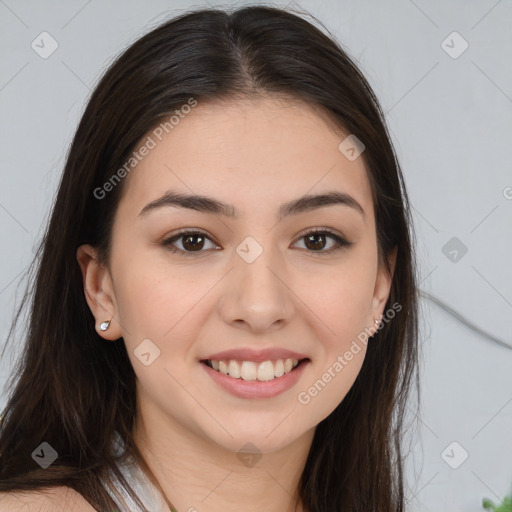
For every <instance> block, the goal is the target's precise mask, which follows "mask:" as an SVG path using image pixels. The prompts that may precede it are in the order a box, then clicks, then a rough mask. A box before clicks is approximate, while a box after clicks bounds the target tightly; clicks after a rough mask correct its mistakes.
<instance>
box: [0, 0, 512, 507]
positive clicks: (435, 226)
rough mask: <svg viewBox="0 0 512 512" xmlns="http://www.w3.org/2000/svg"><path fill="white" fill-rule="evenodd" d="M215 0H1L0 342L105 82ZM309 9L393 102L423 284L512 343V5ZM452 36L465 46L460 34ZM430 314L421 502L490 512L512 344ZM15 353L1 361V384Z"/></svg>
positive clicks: (414, 486)
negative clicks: (148, 38) (154, 34)
mask: <svg viewBox="0 0 512 512" xmlns="http://www.w3.org/2000/svg"><path fill="white" fill-rule="evenodd" d="M243 4H244V2H238V4H237V5H243ZM206 5H207V4H206V3H195V4H192V3H190V2H187V1H177V0H172V1H167V2H166V1H156V0H151V1H143V2H134V1H130V2H127V1H121V0H118V1H113V0H110V1H102V2H100V1H98V0H92V1H86V0H80V1H66V2H63V1H62V2H58V1H55V0H53V1H50V0H46V1H35V0H34V1H15V0H5V1H4V0H0V42H1V48H2V49H1V56H2V61H1V68H0V112H1V125H2V137H1V138H0V159H1V168H0V237H1V240H2V245H1V247H2V248H1V258H2V260H1V261H2V264H1V266H0V330H1V333H0V334H1V335H2V341H3V340H5V337H6V335H7V331H8V328H9V326H10V323H11V320H12V317H13V312H14V309H13V308H14V301H15V298H16V289H17V287H18V295H17V297H18V298H19V296H20V295H19V293H20V292H21V291H22V289H23V288H22V286H23V282H20V278H21V276H22V275H23V272H24V270H25V269H26V267H27V265H28V264H29V262H30V260H31V258H32V255H33V247H34V244H35V242H36V241H37V240H39V238H40V236H41V234H42V227H43V225H44V222H45V221H46V219H47V216H48V212H49V207H50V205H51V202H52V198H53V194H54V192H55V189H56V187H57V184H58V179H59V177H60V173H61V171H62V168H63V164H64V159H65V155H66V151H67V148H68V145H69V143H70V141H71V137H72V135H73V132H74V130H75V128H76V126H77V123H78V120H79V116H80V115H81V112H82V110H83V106H84V103H85V101H86V100H87V98H88V96H89V94H90V91H91V89H92V88H93V87H94V85H95V84H96V81H97V80H98V78H99V77H100V76H101V74H102V73H103V71H104V69H105V67H106V65H107V64H108V63H110V62H111V60H112V58H113V57H115V56H116V55H117V54H118V53H119V52H120V51H121V50H122V49H124V48H125V47H126V46H127V45H128V44H129V43H131V42H133V41H134V40H135V39H136V38H138V37H139V36H141V35H142V34H143V33H145V32H147V31H148V30H150V29H151V28H152V27H154V26H155V25H156V24H158V23H160V22H161V21H163V20H164V19H168V18H169V17H172V16H174V15H177V14H179V13H181V12H182V11H183V9H189V8H194V7H200V6H206ZM210 5H214V4H213V0H212V1H211V2H210ZM227 5H234V4H233V3H230V2H226V3H223V4H215V6H220V7H222V6H227ZM276 5H279V6H281V7H284V6H285V5H286V3H279V2H278V3H277V4H276ZM297 5H298V6H300V7H302V8H304V9H306V10H308V11H309V12H311V13H312V14H313V15H314V16H316V17H317V18H318V19H319V20H320V21H322V22H323V23H324V24H325V25H326V26H327V27H328V29H329V30H330V31H331V32H332V33H334V34H335V36H336V37H337V39H338V41H339V42H340V43H341V44H342V45H343V46H344V48H345V49H346V50H347V51H348V52H349V54H350V55H352V56H353V57H354V58H355V59H356V60H357V62H358V63H359V65H360V67H361V69H362V70H363V72H364V73H365V74H366V76H367V77H368V79H369V81H370V83H371V85H372V86H373V87H374V89H375V92H376V93H377V96H378V97H379V99H380V101H381V103H382V105H383V108H384V110H385V111H386V112H387V120H388V123H389V127H390V130H391V134H392V137H393V140H394V143H395V145H396V149H397V152H398V155H399V158H400V161H401V164H402V167H403V171H404V174H405V179H406V183H407V187H408V191H409V194H410V198H411V201H412V204H413V206H414V219H415V229H416V234H417V239H418V258H419V261H420V281H421V288H422V289H423V290H425V291H428V292H430V293H432V294H433V295H435V296H436V297H438V298H440V299H441V300H443V301H445V302H446V303H447V304H449V305H450V306H451V307H452V308H454V309H455V310H457V311H458V312H459V313H461V314H463V315H464V316H465V317H466V318H468V319H470V320H471V321H472V322H473V323H475V324H476V325H477V326H479V327H480V328H482V329H485V330H486V331H488V332H490V333H491V334H493V335H494V336H496V337H500V338H502V339H503V340H505V341H508V343H512V335H511V328H510V325H511V320H512V267H511V265H510V252H511V250H512V199H511V198H512V188H507V187H512V165H511V152H512V140H511V135H512V68H511V64H510V62H512V60H511V56H512V31H511V25H512V3H511V1H507V0H502V1H496V0H479V1H471V2H469V1H462V0H460V1H451V2H446V1H441V0H437V1H429V2H427V1H421V0H415V1H414V2H413V1H412V0H393V1H378V0H373V1H365V2H356V1H355V0H351V1H347V0H345V1H335V0H329V1H324V2H314V1H312V0H302V2H300V4H297V3H296V4H295V6H297ZM43 31H47V32H49V33H50V34H51V36H52V37H53V38H54V39H55V40H56V41H57V42H58V45H59V46H58V49H57V50H56V51H55V53H53V54H52V55H51V56H50V57H49V58H47V59H42V58H41V57H40V56H39V55H38V54H37V53H36V52H35V51H34V50H33V49H32V48H31V43H32V41H33V40H34V39H36V37H37V36H38V35H39V34H40V33H41V32H43ZM453 31H457V32H458V33H459V34H460V35H461V36H462V37H463V38H464V40H466V41H467V43H468V44H469V47H468V49H467V50H466V51H465V52H464V53H462V54H461V55H460V56H459V57H458V58H452V57H451V56H450V55H448V53H447V52H446V51H445V50H444V49H443V46H442V42H443V41H444V40H445V39H446V38H447V36H449V35H450V34H451V33H452V32H453ZM446 45H449V46H451V47H452V48H451V50H450V51H451V52H452V53H453V52H456V51H458V50H459V49H460V48H462V47H461V41H460V40H457V39H456V38H455V39H454V38H453V36H451V37H450V38H448V40H447V42H446V43H445V47H446ZM452 237H457V238H458V239H459V240H460V242H462V243H463V244H464V245H465V246H466V247H467V248H468V252H467V253H466V254H465V255H464V256H463V257H462V258H460V259H459V260H458V261H457V262H453V261H450V259H449V258H448V257H447V256H445V254H444V253H443V250H442V249H443V246H444V245H445V244H446V243H447V242H448V241H449V240H450V239H451V238H452ZM459 257H460V253H459ZM506 262H507V263H508V264H506ZM421 311H422V335H421V344H422V350H423V363H422V397H423V399H422V403H423V405H422V409H421V414H420V417H419V420H420V421H419V430H418V432H417V435H416V436H415V437H414V438H413V450H412V452H411V454H410V455H409V456H408V458H407V468H408V480H409V484H408V491H407V492H408V496H409V497H410V498H411V503H410V505H409V510H410V511H420V512H427V511H428V512H430V511H432V512H434V511H436V512H440V511H450V512H459V511H467V512H472V511H479V510H482V507H481V501H482V498H483V497H484V496H485V497H489V498H491V499H493V500H494V501H495V502H496V501H499V500H501V499H502V498H503V496H504V495H505V494H506V493H507V492H508V491H509V490H510V485H511V483H512V464H511V462H510V461H511V460H512V371H511V366H512V350H509V349H507V348H504V347H502V346H499V345H498V344H496V343H493V342H492V341H489V340H488V339H486V338H484V337H482V336H480V335H478V334H476V333H475V332H473V331H471V330H469V329H468V328H467V327H465V326H464V325H462V324H460V323H459V322H458V321H457V320H456V319H455V318H454V317H453V316H450V315H449V314H448V313H446V312H445V311H444V310H442V309H440V308H439V307H438V306H436V305H434V304H433V303H432V302H429V301H425V300H422V303H421ZM63 342H64V340H63ZM12 357H13V354H6V356H5V357H4V358H3V360H2V361H1V365H0V372H1V374H0V384H2V385H3V384H4V382H5V381H6V379H7V376H8V375H9V374H10V369H9V367H10V365H11V364H12V361H11V359H12ZM5 394H6V392H5V390H4V393H3V394H2V396H1V399H2V405H3V403H4V401H5ZM454 441H455V442H457V443H458V445H456V446H455V448H454V450H453V451H451V449H449V450H448V452H447V454H448V456H446V454H445V456H444V458H443V456H442V455H441V454H442V453H443V451H444V450H445V448H446V447H447V446H449V445H450V443H452V442H454ZM462 450H465V451H466V452H467V453H468V454H469V457H468V459H467V460H466V461H465V462H464V463H463V464H461V465H460V467H458V468H457V469H452V467H450V466H449V465H448V463H447V462H446V460H449V461H450V462H451V463H452V465H454V463H457V462H458V461H460V457H461V454H463V453H464V452H463V451H462Z"/></svg>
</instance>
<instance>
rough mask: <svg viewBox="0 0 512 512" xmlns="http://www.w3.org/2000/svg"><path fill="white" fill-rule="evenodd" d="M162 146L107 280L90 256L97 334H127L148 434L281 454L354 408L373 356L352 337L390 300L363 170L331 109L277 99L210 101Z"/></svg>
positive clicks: (118, 237) (127, 217)
mask: <svg viewBox="0 0 512 512" xmlns="http://www.w3.org/2000/svg"><path fill="white" fill-rule="evenodd" d="M158 133H160V132H158ZM150 135H151V137H152V139H154V141H155V142H156V145H155V147H152V148H151V149H150V150H149V151H148V154H147V155H146V156H145V157H143V158H142V160H141V161H140V162H139V163H138V164H137V166H136V167H135V168H134V169H133V170H132V171H131V172H130V174H129V175H128V176H127V177H126V178H125V180H126V182H125V183H124V184H123V186H124V187H125V188H124V190H123V195H122V198H121V201H120V203H119V206H118V210H117V212H116V216H115V220H114V225H113V232H112V237H113V238H112V251H111V256H110V260H109V268H108V269H106V268H105V267H102V266H101V265H98V264H97V263H96V261H95V259H94V254H95V253H94V250H93V249H92V248H90V247H88V246H83V247H81V248H80V249H79V252H78V259H79V262H80V264H81V267H82V271H83V273H84V278H85V283H86V286H87V289H88V292H89V293H88V300H89V304H90V307H91V310H92V311H93V314H94V315H95V317H96V324H97V326H99V324H100V323H101V322H102V321H104V320H109V319H110V318H111V317H113V318H112V323H111V326H110V327H109V329H108V330H107V331H105V332H101V331H98V332H100V334H101V335H102V336H104V337H105V338H107V339H116V338H119V337H120V336H122V337H123V339H124V342H125V344H126V348H127V352H128V355H129V357H130V360H131V363H132V365H133V368H134V370H135V373H136V376H137V393H138V397H139V404H140V407H141V412H140V414H142V415H143V416H144V421H145V422H148V421H153V420H155V421H157V418H158V421H159V422H160V424H161V425H166V426H168V427H169V428H170V429H173V431H178V430H180V431H183V432H188V433H193V434H195V435H197V436H199V438H201V439H202V440H205V441H207V442H214V443H216V444H217V445H220V446H221V447H224V448H226V449H229V450H232V451H237V450H239V449H240V447H241V446H243V445H244V444H245V443H247V442H251V443H253V444H254V445H255V446H256V447H257V448H258V449H259V450H260V451H261V452H264V453H266V452H272V451H274V450H278V449H281V448H283V447H285V446H287V445H289V444H291V443H292V442H294V441H297V440H300V439H301V438H304V436H308V435H310V434H311V433H312V432H313V431H314V427H315V426H316V425H317V424H318V423H319V422H320V421H321V420H323V419H324V418H325V417H326V416H328V415H329V414H330V413H331V412H332V411H333V410H334V409H335V408H336V406H337V405H338V404H339V403H340V402H341V401H342V400H343V398H344V396H345V395H346V393H347V392H348V390H349V389H350V387H351V386H352V384H353V382H354V380H355V378H356V376H357V374H358V373H359V371H360V368H361V365H362V363H363V360H364V357H365V353H366V345H365V344H364V343H361V342H360V341H359V342H358V346H359V350H358V351H356V350H354V349H353V348H354V340H356V341H357V340H358V335H360V334H361V333H364V330H365V328H366V329H372V328H374V326H375V323H374V319H375V318H379V316H380V315H381V314H382V313H383V309H384V305H385V301H386V299H387V296H388V294H389V287H390V283H391V276H389V275H388V274H387V273H386V272H385V270H384V269H383V268H382V267H379V264H378V259H377V241H376V232H375V220H374V210H373V204H372V196H371V189H370V185H369V182H368V178H367V175H366V171H365V167H364V162H363V159H362V157H359V158H356V159H355V160H349V159H347V158H346V157H345V156H344V154H342V153H341V152H340V150H339V149H338V146H339V144H340V142H341V141H342V140H343V139H344V138H345V137H346V136H347V135H348V134H343V133H342V132H341V131H340V130H339V129H335V128H334V127H333V126H332V124H330V123H329V122H328V121H327V119H326V118H325V117H324V116H322V115H321V114H320V113H319V112H318V111H315V110H314V109H313V108H312V107H310V106H308V105H306V104H303V103H300V102H298V101H294V102H292V101H285V100H282V99H276V98H274V99H271V98H266V99H259V100H243V101H242V100H240V101H238V102H236V103H230V104H225V103H224V104H221V103H210V104H201V102H199V103H198V105H197V106H196V107H195V108H194V109H192V111H191V112H190V113H189V114H188V115H186V116H184V117H183V118H181V119H180V121H179V124H177V125H175V126H174V128H173V129H172V130H169V133H165V131H164V132H163V136H162V135H161V134H160V137H161V139H162V140H159V139H158V138H157V137H156V136H155V135H154V134H150ZM145 141H146V142H147V139H146V138H145ZM150 145H151V146H152V145H153V144H150ZM165 194H167V197H166V196H165ZM173 194H174V199H176V195H177V194H180V195H195V196H207V197H208V198H211V199H212V200H214V201H215V202H218V203H225V204H226V205H229V206H225V207H223V208H221V207H219V206H218V204H217V203H211V202H210V203H207V202H206V201H202V202H201V201H199V200H188V201H186V202H185V204H181V205H180V204H178V203H176V201H175V200H172V198H171V196H172V195H173ZM328 194H338V195H337V196H332V197H334V200H333V199H332V197H331V199H330V200H328V201H322V200H316V201H315V200H312V201H305V200H303V201H301V202H298V203H297V200H298V199H299V198H301V197H303V196H306V195H307V196H322V195H328ZM103 200H105V201H108V200H109V199H108V195H107V196H106V197H105V198H104V199H103ZM283 205H287V206H284V207H283ZM315 231H316V233H315ZM392 265H394V262H392ZM372 342H373V341H372V340H370V341H369V343H372ZM375 342H377V341H375ZM351 347H352V350H351ZM223 352H230V353H226V354H222V353H223ZM347 352H351V353H352V357H351V358H350V360H349V359H348V358H347V357H345V354H346V353H347ZM340 358H341V359H343V361H344V362H343V363H342V362H341V360H340ZM287 359H289V360H291V361H288V362H287V361H286V360H287ZM208 360H211V361H212V362H211V363H208ZM295 360H296V361H295ZM222 361H224V362H222ZM230 361H233V362H230ZM235 361H236V362H235ZM268 361H270V363H269V362H268ZM281 361H282V362H281ZM296 362H298V363H299V364H298V365H297V366H296V367H295V368H294V369H293V370H291V371H289V370H290V365H292V366H293V365H295V364H296ZM336 363H338V364H336ZM209 364H211V365H212V366H213V367H214V368H219V371H216V370H215V369H213V368H211V367H210V366H209ZM340 366H341V367H342V368H341V369H340ZM220 370H223V371H224V372H225V371H228V374H232V375H223V374H222V372H221V371H220ZM283 371H285V372H286V373H285V374H284V375H282V372H283ZM240 372H241V373H242V377H243V376H245V377H246V379H247V380H246V379H244V378H241V377H239V376H240ZM258 372H259V373H258ZM326 374H329V375H327V376H326ZM275 375H282V376H278V377H276V376H275ZM272 376H273V377H274V378H273V379H272ZM236 377H238V378H236ZM254 377H256V379H255V380H254ZM329 377H330V378H329ZM267 379H271V380H267ZM319 380H320V381H321V384H319V383H318V381H319ZM315 383H316V387H315ZM312 387H315V389H316V392H315V391H314V390H312Z"/></svg>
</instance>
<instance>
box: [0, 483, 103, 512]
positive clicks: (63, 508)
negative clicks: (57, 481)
mask: <svg viewBox="0 0 512 512" xmlns="http://www.w3.org/2000/svg"><path fill="white" fill-rule="evenodd" d="M0 510H1V511H2V512H95V509H94V508H93V507H92V506H91V505H89V503H88V502H87V501H86V500H85V499H84V498H83V497H82V496H81V495H80V494H79V493H77V492H76V491H74V490H73V489H70V488H69V487H55V488H53V489H48V490H45V491H26V492H22V491H17V492H9V493H0Z"/></svg>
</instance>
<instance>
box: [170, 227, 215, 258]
mask: <svg viewBox="0 0 512 512" xmlns="http://www.w3.org/2000/svg"><path fill="white" fill-rule="evenodd" d="M178 241H179V242H181V246H182V247H183V248H182V249H181V248H179V247H176V246H175V245H174V244H175V243H176V242H178ZM206 241H210V242H211V240H210V238H208V237H207V236H206V235H205V234H204V233H202V232H201V231H182V232H181V233H178V234H177V235H174V236H172V237H171V238H168V239H166V240H164V241H163V242H162V245H163V246H164V247H168V248H169V250H170V251H171V252H173V253H180V254H183V255H187V256H192V255H193V254H194V253H200V252H204V251H203V249H204V246H205V243H206ZM211 243H212V245H213V246H214V248H216V247H217V246H216V245H215V244H214V243H213V242H211Z"/></svg>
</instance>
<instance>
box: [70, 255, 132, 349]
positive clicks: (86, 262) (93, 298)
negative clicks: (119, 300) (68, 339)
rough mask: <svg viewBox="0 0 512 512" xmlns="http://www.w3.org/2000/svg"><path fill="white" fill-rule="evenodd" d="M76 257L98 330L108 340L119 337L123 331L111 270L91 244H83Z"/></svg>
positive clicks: (86, 296) (87, 299) (86, 297)
mask: <svg viewBox="0 0 512 512" xmlns="http://www.w3.org/2000/svg"><path fill="white" fill-rule="evenodd" d="M76 259H77V260H78V264H79V265H80V269H81V271H82V281H83V285H84V293H85V299H86V301H87V304H88V305H89V308H90V310H91V312H92V314H93V316H94V318H95V325H96V331H97V332H98V334H99V335H100V336H101V337H102V338H105V339H106V340H117V339H119V338H120V337H121V336H122V331H121V326H120V324H119V322H118V321H117V320H116V318H117V317H118V316H117V305H116V301H115V295H114V291H113V290H114V288H113V285H112V277H111V275H110V272H109V270H108V269H107V268H106V267H105V266H104V265H102V264H100V263H99V262H98V259H97V251H96V249H95V248H94V247H92V246H91V245H81V246H80V247H79V248H78V249H77V251H76ZM108 320H110V326H109V328H108V329H107V330H106V331H101V330H100V325H101V324H102V323H103V322H106V321H108Z"/></svg>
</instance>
